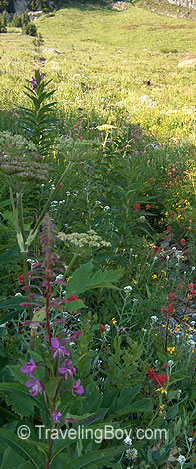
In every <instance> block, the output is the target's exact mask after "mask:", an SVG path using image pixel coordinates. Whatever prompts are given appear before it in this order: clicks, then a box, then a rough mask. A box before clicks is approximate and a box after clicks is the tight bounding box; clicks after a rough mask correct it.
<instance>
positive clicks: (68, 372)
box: [59, 359, 76, 380]
mask: <svg viewBox="0 0 196 469" xmlns="http://www.w3.org/2000/svg"><path fill="white" fill-rule="evenodd" d="M71 364H72V361H71V360H69V359H68V360H65V361H64V362H63V363H62V364H61V366H60V367H59V373H60V374H61V375H64V376H65V378H64V379H65V380H66V379H67V378H72V376H73V374H74V373H75V371H76V368H75V367H74V366H70V365H71Z"/></svg>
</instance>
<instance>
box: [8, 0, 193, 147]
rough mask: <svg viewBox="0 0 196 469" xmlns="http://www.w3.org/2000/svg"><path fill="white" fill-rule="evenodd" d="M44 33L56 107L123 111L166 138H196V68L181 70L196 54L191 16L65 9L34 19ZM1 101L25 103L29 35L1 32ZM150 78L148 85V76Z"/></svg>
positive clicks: (114, 115)
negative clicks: (181, 63) (53, 50)
mask: <svg viewBox="0 0 196 469" xmlns="http://www.w3.org/2000/svg"><path fill="white" fill-rule="evenodd" d="M36 25H37V27H38V30H39V31H40V32H41V34H42V35H43V38H44V46H43V48H51V47H52V48H56V49H58V50H60V51H62V52H63V54H62V55H61V54H53V53H44V54H42V55H44V57H46V58H47V63H46V70H47V74H48V76H49V77H51V78H52V80H53V82H54V85H55V87H56V88H57V92H56V96H55V97H56V99H57V101H58V105H59V107H60V108H61V109H62V110H63V111H66V114H67V112H68V113H70V112H73V111H74V113H76V115H77V114H79V112H78V108H79V107H80V108H81V107H82V108H83V110H84V111H86V113H87V114H88V116H89V118H91V117H92V119H96V120H98V121H99V122H104V123H105V122H110V123H113V124H120V122H121V119H122V118H124V117H127V118H128V119H129V120H130V121H132V122H140V123H141V125H142V127H143V128H144V129H145V130H146V131H147V132H149V133H152V134H153V135H157V136H159V137H161V139H162V138H163V139H164V138H169V137H171V136H172V137H175V138H187V137H188V138H189V139H191V140H192V141H194V139H195V136H194V134H195V124H194V120H195V107H194V105H195V69H194V68H186V69H178V68H177V64H178V61H179V60H180V59H182V58H183V57H186V56H187V55H188V56H190V55H196V28H195V23H194V22H193V21H191V20H185V19H179V18H168V17H166V16H163V15H158V14H155V13H153V12H151V11H150V10H146V9H144V8H141V7H139V6H132V5H129V6H128V9H127V10H126V11H122V12H119V11H116V10H112V9H109V8H103V7H100V8H95V7H85V6H83V7H77V6H76V7H69V8H65V9H62V10H60V11H57V12H56V13H55V14H54V15H53V14H52V15H50V16H48V15H44V16H42V17H41V18H40V19H37V20H36ZM0 57H1V59H0V61H1V72H0V74H1V80H0V92H1V107H2V108H11V107H15V106H17V105H19V104H20V103H21V102H24V96H23V92H22V86H21V84H22V83H24V81H25V79H26V78H28V77H29V76H30V75H31V69H32V67H33V65H34V63H35V57H36V53H35V50H34V46H33V43H32V38H30V37H27V36H22V35H21V31H20V30H17V29H13V28H12V29H11V28H10V29H9V32H8V33H7V34H1V35H0ZM148 80H150V86H148V85H147V84H146V83H145V82H147V81H148Z"/></svg>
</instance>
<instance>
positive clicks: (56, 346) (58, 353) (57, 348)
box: [51, 337, 70, 358]
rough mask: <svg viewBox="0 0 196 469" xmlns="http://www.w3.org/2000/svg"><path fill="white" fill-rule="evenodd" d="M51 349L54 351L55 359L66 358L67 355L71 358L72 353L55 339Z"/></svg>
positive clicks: (52, 340)
mask: <svg viewBox="0 0 196 469" xmlns="http://www.w3.org/2000/svg"><path fill="white" fill-rule="evenodd" d="M51 349H52V350H54V354H53V358H55V357H59V358H61V357H64V356H65V355H67V356H68V357H69V355H70V353H69V352H68V350H67V349H66V348H65V347H64V345H60V342H59V340H58V339H55V338H54V337H53V338H52V339H51Z"/></svg>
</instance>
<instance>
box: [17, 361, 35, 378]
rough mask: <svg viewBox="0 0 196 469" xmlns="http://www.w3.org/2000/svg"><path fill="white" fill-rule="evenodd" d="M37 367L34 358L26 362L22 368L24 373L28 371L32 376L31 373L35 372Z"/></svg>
mask: <svg viewBox="0 0 196 469" xmlns="http://www.w3.org/2000/svg"><path fill="white" fill-rule="evenodd" d="M36 368H37V365H36V364H35V362H34V360H29V362H27V363H25V365H24V366H23V367H22V368H21V369H20V371H22V373H28V375H29V376H30V375H31V373H33V372H34V371H35V370H36Z"/></svg>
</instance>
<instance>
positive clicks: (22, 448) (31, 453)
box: [0, 428, 43, 469]
mask: <svg viewBox="0 0 196 469" xmlns="http://www.w3.org/2000/svg"><path fill="white" fill-rule="evenodd" d="M0 437H1V440H2V441H3V442H5V443H7V445H8V446H10V447H11V448H13V449H14V450H15V451H16V452H17V454H19V455H20V456H22V457H23V458H24V459H25V460H26V461H27V462H32V463H33V464H34V466H33V467H34V468H38V469H40V465H41V463H42V462H43V455H42V454H41V453H39V452H38V451H37V449H36V448H34V446H33V445H31V440H29V439H28V440H22V439H20V438H19V437H18V436H17V435H15V434H14V433H13V432H11V431H10V430H6V429H4V428H0Z"/></svg>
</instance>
